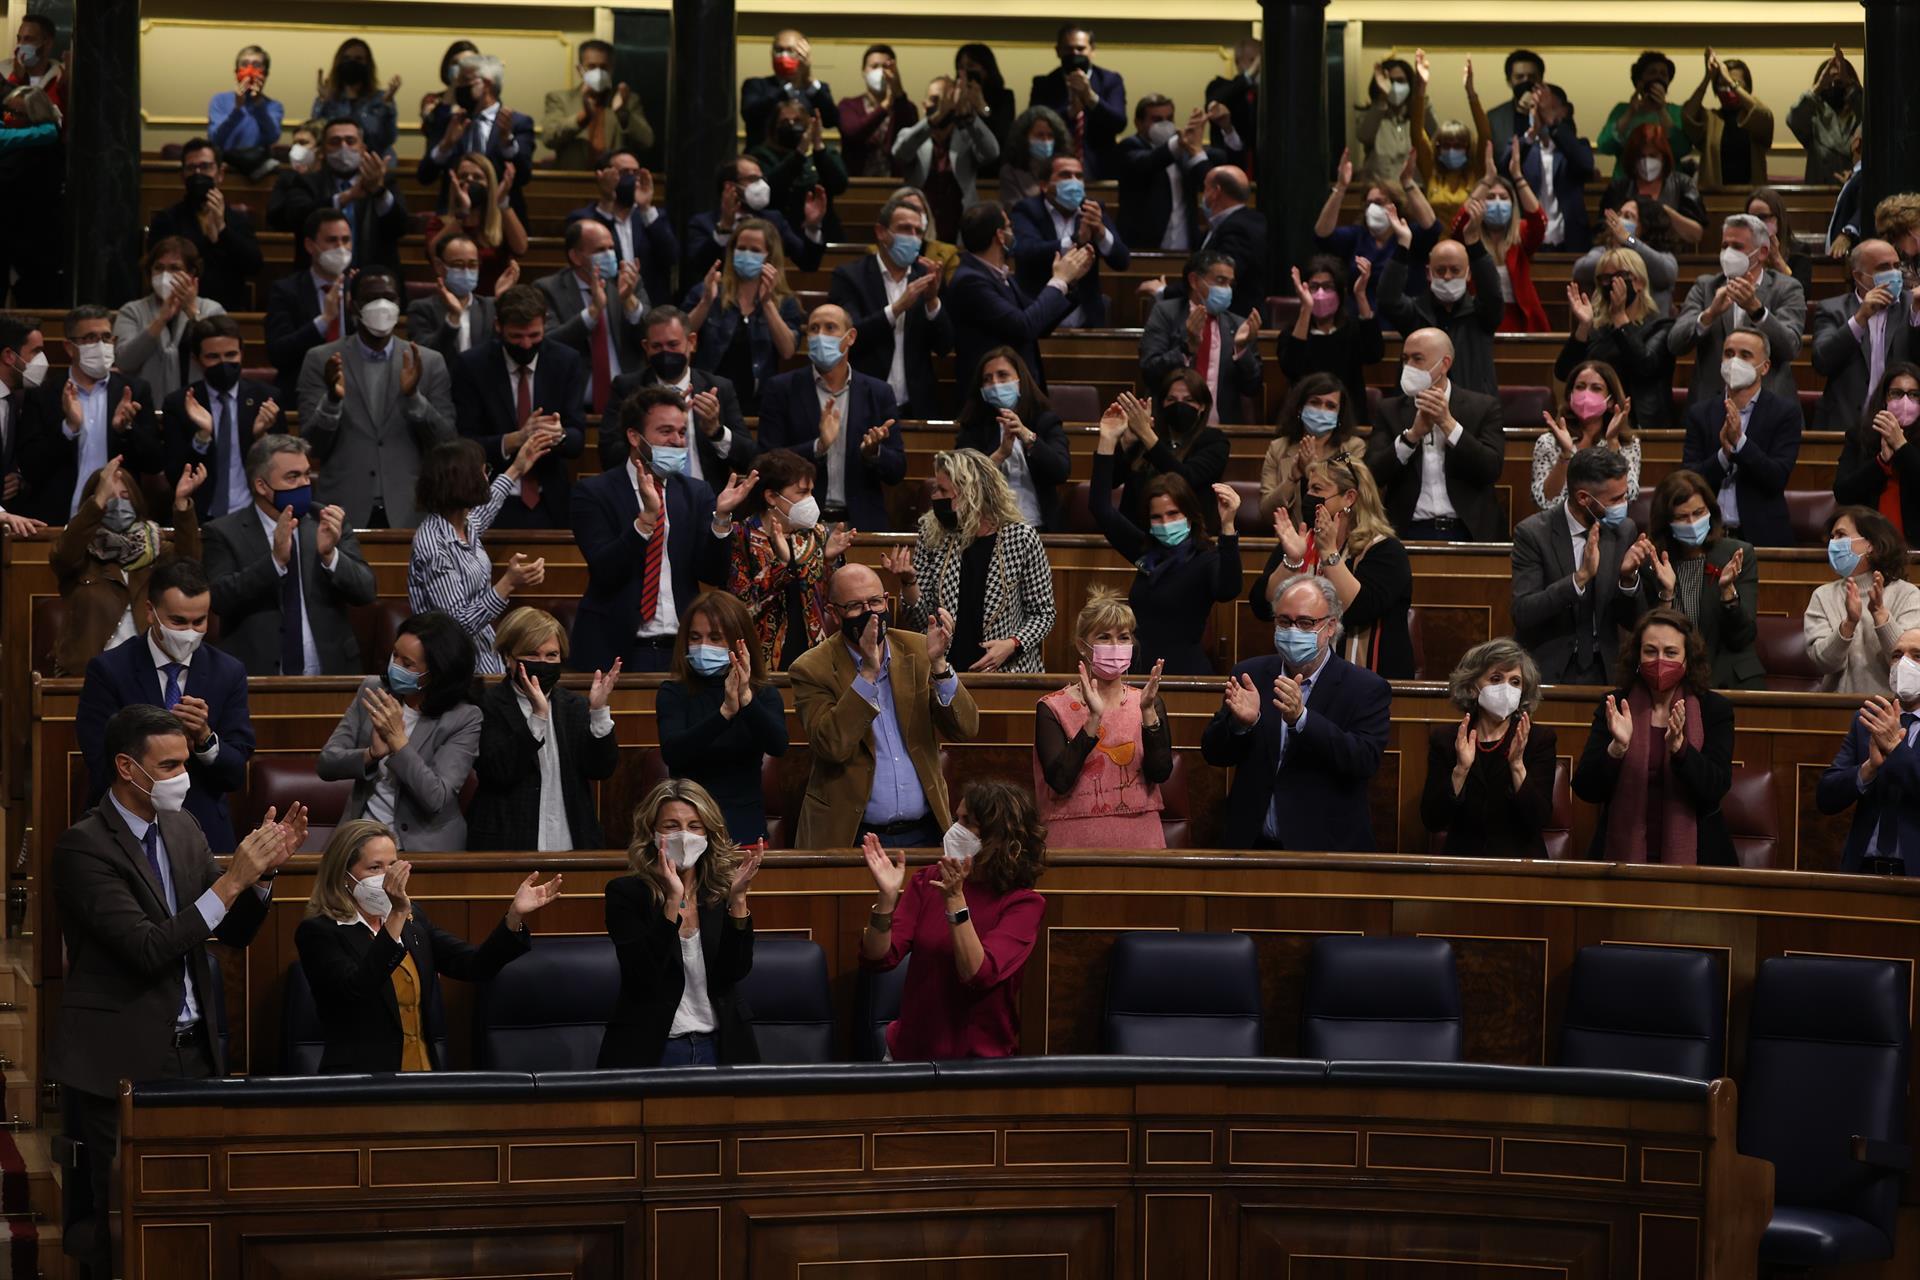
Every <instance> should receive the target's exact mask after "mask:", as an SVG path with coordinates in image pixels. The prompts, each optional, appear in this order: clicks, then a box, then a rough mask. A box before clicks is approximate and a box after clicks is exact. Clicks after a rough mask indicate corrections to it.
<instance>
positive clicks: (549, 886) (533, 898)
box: [507, 871, 560, 933]
mask: <svg viewBox="0 0 1920 1280" xmlns="http://www.w3.org/2000/svg"><path fill="white" fill-rule="evenodd" d="M539 878H540V873H539V872H538V871H529V872H527V878H526V879H525V880H522V881H521V882H520V887H519V888H518V889H515V890H514V891H513V903H512V905H510V906H509V907H508V908H507V928H509V929H511V930H513V931H514V932H515V933H518V932H520V925H521V922H522V921H524V920H525V919H526V918H527V917H528V916H530V915H532V914H533V913H534V912H536V911H538V910H539V909H540V908H542V907H544V906H546V905H547V904H548V903H549V902H552V901H553V900H554V899H555V898H557V897H559V896H560V876H559V875H558V874H555V876H554V877H553V879H551V880H549V881H547V882H546V883H545V884H535V883H534V881H536V880H538V879H539Z"/></svg>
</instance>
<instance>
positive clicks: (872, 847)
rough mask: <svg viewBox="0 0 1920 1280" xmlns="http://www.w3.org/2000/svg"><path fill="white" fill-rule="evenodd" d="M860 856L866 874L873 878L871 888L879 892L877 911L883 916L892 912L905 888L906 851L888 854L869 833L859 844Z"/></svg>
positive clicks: (874, 836)
mask: <svg viewBox="0 0 1920 1280" xmlns="http://www.w3.org/2000/svg"><path fill="white" fill-rule="evenodd" d="M860 856H861V857H862V858H863V859H864V860H865V861H866V864H867V874H868V875H870V876H872V877H873V887H874V888H876V889H878V890H879V891H880V903H879V907H878V910H879V911H880V913H881V914H882V915H884V914H886V913H887V912H889V911H892V910H893V907H894V904H895V903H897V902H899V901H900V894H901V891H902V890H904V889H905V888H906V887H907V851H906V850H905V849H896V850H894V852H893V853H892V854H889V853H888V852H887V851H886V849H885V848H884V847H882V846H881V844H880V837H879V836H877V835H875V834H874V833H873V832H871V831H869V832H867V835H866V838H865V839H864V840H862V841H861V842H860Z"/></svg>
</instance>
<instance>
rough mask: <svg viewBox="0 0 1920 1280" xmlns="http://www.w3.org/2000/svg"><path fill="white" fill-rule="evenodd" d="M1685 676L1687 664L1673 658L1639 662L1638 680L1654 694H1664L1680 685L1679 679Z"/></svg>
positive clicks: (1648, 659) (1644, 659) (1649, 659)
mask: <svg viewBox="0 0 1920 1280" xmlns="http://www.w3.org/2000/svg"><path fill="white" fill-rule="evenodd" d="M1686 674H1687V664H1686V663H1684V662H1681V661H1679V660H1678V659H1675V658H1642V659H1641V660H1640V678H1641V679H1642V680H1644V681H1646V683H1647V687H1648V688H1650V689H1652V690H1653V691H1654V692H1655V693H1665V692H1666V691H1667V690H1669V689H1671V688H1673V687H1674V686H1675V685H1677V684H1679V683H1680V677H1682V676H1684V675H1686Z"/></svg>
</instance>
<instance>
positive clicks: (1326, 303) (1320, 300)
mask: <svg viewBox="0 0 1920 1280" xmlns="http://www.w3.org/2000/svg"><path fill="white" fill-rule="evenodd" d="M1307 292H1308V293H1310V294H1312V295H1313V317H1314V319H1316V320H1325V319H1326V318H1327V317H1328V316H1330V315H1332V314H1333V313H1334V312H1336V311H1338V310H1339V309H1340V295H1339V294H1337V293H1335V292H1334V291H1333V290H1331V289H1320V288H1312V289H1309V290H1308V291H1307Z"/></svg>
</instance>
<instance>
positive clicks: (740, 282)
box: [681, 218, 806, 413]
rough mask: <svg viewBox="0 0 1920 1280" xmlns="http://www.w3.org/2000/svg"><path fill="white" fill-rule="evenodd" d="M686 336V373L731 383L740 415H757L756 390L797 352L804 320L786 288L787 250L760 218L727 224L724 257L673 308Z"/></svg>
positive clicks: (787, 285) (773, 231)
mask: <svg viewBox="0 0 1920 1280" xmlns="http://www.w3.org/2000/svg"><path fill="white" fill-rule="evenodd" d="M681 306H682V309H683V310H685V311H686V313H687V325H686V327H687V331H688V332H689V333H697V334H698V335H699V343H698V345H697V346H696V347H695V348H694V355H693V366H694V368H696V369H703V370H705V371H706V372H708V373H717V374H720V375H721V376H723V377H725V378H728V379H729V380H731V381H732V383H733V389H734V390H735V391H736V392H738V393H739V396H740V408H741V410H742V411H743V412H745V413H757V412H759V409H760V384H761V383H762V382H765V381H766V380H767V379H768V378H771V377H772V376H773V375H774V374H776V373H778V372H779V371H780V362H781V361H782V360H790V359H792V358H793V353H794V352H795V351H797V350H799V349H800V347H801V343H800V337H799V335H800V332H801V330H802V329H804V328H805V327H806V320H805V318H804V317H803V316H802V315H801V314H800V302H799V299H797V298H795V297H794V296H793V286H792V285H791V284H789V283H788V281H787V251H786V248H785V245H784V242H783V241H782V240H781V239H780V233H779V232H778V231H776V230H775V229H774V225H773V224H772V223H771V222H768V221H767V220H766V219H764V218H742V219H740V220H739V221H738V222H737V223H735V224H734V228H733V236H732V238H731V239H730V240H729V241H728V242H727V252H726V253H724V254H722V255H721V256H720V258H719V260H718V261H716V262H715V263H714V264H713V265H712V266H711V267H709V268H707V274H706V277H705V279H703V280H701V281H700V282H699V283H697V284H695V285H694V286H693V288H692V289H690V290H689V291H688V293H687V297H686V301H685V302H683V303H682V304H681Z"/></svg>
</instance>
